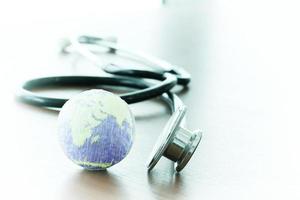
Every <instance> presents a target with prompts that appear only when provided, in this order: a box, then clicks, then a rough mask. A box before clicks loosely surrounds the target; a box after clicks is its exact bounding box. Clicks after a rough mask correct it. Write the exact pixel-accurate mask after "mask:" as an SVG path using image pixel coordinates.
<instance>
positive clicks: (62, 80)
mask: <svg viewBox="0 0 300 200" xmlns="http://www.w3.org/2000/svg"><path fill="white" fill-rule="evenodd" d="M150 73H151V72H150ZM153 73H154V72H153ZM148 75H149V73H148ZM153 77H154V78H155V79H158V78H161V79H164V80H162V81H161V82H159V83H158V84H147V83H146V82H145V81H143V80H142V79H137V78H132V77H130V78H129V77H122V76H111V77H100V76H53V77H43V78H37V79H32V80H28V81H26V82H24V84H23V85H22V87H21V89H20V91H19V92H18V94H17V98H18V99H19V100H21V101H22V102H25V103H28V104H31V105H35V106H40V107H52V108H60V107H62V106H63V105H64V104H65V102H66V101H67V100H68V99H65V98H56V97H47V96H43V95H40V94H38V93H36V92H32V90H35V89H43V88H49V87H68V86H73V87H92V88H100V87H101V86H104V85H108V86H122V87H130V88H136V89H138V90H136V91H133V92H128V93H124V94H121V95H120V97H121V98H122V99H123V100H124V101H126V102H127V103H129V104H132V103H137V102H140V101H144V100H147V99H150V98H154V97H157V96H160V95H162V94H163V93H165V92H168V91H170V90H171V88H173V87H174V86H175V85H176V81H177V79H176V77H175V76H174V75H172V74H168V73H165V74H164V75H162V76H161V77H158V75H157V73H155V75H153Z"/></svg>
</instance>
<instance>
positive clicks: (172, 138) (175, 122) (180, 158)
mask: <svg viewBox="0 0 300 200" xmlns="http://www.w3.org/2000/svg"><path fill="white" fill-rule="evenodd" d="M185 113H186V107H185V106H180V107H178V108H177V110H176V111H175V112H174V113H173V115H172V117H171V118H170V119H169V121H168V123H167V124H166V125H165V128H164V131H163V133H162V135H161V136H160V138H159V139H158V140H157V143H156V144H155V146H154V148H153V151H152V153H151V155H150V158H149V161H148V163H147V166H148V170H149V171H150V170H152V169H153V167H154V166H155V165H156V164H157V162H158V161H159V160H160V158H161V157H162V156H164V157H166V158H168V159H169V160H171V161H173V162H175V166H176V167H175V169H176V171H177V172H179V171H181V170H182V169H183V168H184V167H185V166H186V164H187V163H188V162H189V160H190V159H191V157H192V155H193V154H194V152H195V150H196V149H197V147H198V144H199V143H200V140H201V138H202V132H201V131H199V130H196V131H189V130H187V129H185V128H183V127H181V122H182V120H183V119H184V116H185Z"/></svg>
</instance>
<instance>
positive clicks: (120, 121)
mask: <svg viewBox="0 0 300 200" xmlns="http://www.w3.org/2000/svg"><path fill="white" fill-rule="evenodd" d="M134 125H135V121H134V116H133V115H132V113H131V111H130V109H129V107H128V104H127V103H126V102H125V101H123V100H122V99H121V98H120V97H118V96H117V95H114V94H112V93H110V92H107V91H104V90H100V89H93V90H88V91H85V92H82V93H80V94H78V95H76V96H75V97H73V98H71V99H70V100H69V101H67V102H66V103H65V104H64V106H63V107H62V109H61V111H60V113H59V117H58V132H59V140H60V144H61V146H62V148H63V150H64V152H65V154H66V155H67V157H68V158H69V159H71V160H72V161H73V162H75V163H76V164H78V165H80V166H82V167H84V168H86V169H89V170H103V169H106V168H108V167H111V166H113V165H114V164H116V163H118V162H120V161H121V160H122V159H123V158H124V157H125V156H126V155H127V154H128V152H129V150H130V149H131V147H132V143H133V138H134Z"/></svg>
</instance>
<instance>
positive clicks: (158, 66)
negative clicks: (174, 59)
mask: <svg viewBox="0 0 300 200" xmlns="http://www.w3.org/2000/svg"><path fill="white" fill-rule="evenodd" d="M85 44H88V45H96V46H99V47H104V48H107V49H108V52H109V53H113V54H117V53H118V52H120V53H125V54H128V55H130V56H131V57H132V58H134V59H136V60H139V61H141V62H144V63H146V64H148V65H150V66H152V67H153V68H154V69H153V71H154V72H157V73H161V74H164V73H166V72H167V73H171V74H173V75H175V76H176V77H177V84H178V85H183V86H186V85H188V84H189V82H190V81H191V76H190V74H189V73H188V72H187V71H186V70H185V69H183V68H181V67H178V66H175V65H173V64H170V63H169V62H167V61H164V60H162V59H159V58H157V57H154V56H152V55H149V54H146V53H143V52H136V51H133V50H130V49H128V48H123V47H122V46H120V45H118V44H117V39H116V37H103V38H101V37H95V36H87V35H81V36H78V37H73V38H71V40H70V41H69V42H68V43H66V45H64V46H63V47H62V51H63V52H65V53H67V52H70V50H68V49H70V47H73V49H72V50H71V51H75V52H78V53H80V54H81V55H82V56H84V57H86V58H87V59H89V60H90V61H92V62H94V63H95V64H98V62H97V58H96V56H95V55H94V54H93V53H91V52H90V51H89V50H88V47H87V46H84V45H85Z"/></svg>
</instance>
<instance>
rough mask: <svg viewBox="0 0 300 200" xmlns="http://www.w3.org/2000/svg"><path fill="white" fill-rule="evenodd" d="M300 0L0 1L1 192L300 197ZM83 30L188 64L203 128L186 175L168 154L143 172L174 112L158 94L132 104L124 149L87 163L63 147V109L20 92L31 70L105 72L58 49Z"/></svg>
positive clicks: (186, 97) (187, 98)
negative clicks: (120, 157) (94, 169)
mask: <svg viewBox="0 0 300 200" xmlns="http://www.w3.org/2000/svg"><path fill="white" fill-rule="evenodd" d="M299 4H300V3H299V2H298V1H294V0H287V1H283V0H277V1H276V0H275V1H274V0H273V1H271V0H252V1H246V0H228V1H221V0H198V1H197V0H185V1H183V0H165V1H156V0H152V1H147V0H127V1H116V0H110V1H104V0H97V1H96V0H85V1H70V0H60V1H58V0H52V1H37V0H27V1H18V0H10V1H1V2H0V69H1V72H0V74H1V75H2V76H1V78H0V89H1V98H0V105H1V107H2V108H1V112H2V115H0V119H1V136H2V139H1V140H0V150H1V151H0V152H1V154H0V155H1V158H2V159H1V161H0V179H1V181H0V185H1V186H3V187H2V188H3V190H2V191H1V194H0V198H5V199H20V198H24V199H41V198H42V199H70V198H72V199H102V198H106V199H137V198H143V199H170V198H172V199H220V198H223V199H239V200H240V199H267V198H272V199H283V198H285V199H299V198H300V190H299V188H300V170H299V169H300V160H299V153H300V145H299V141H300V128H299V113H300V106H299V102H300V95H299V85H300V79H299V72H300V70H299V66H300V59H299V53H300V37H299V35H300V26H299V19H300V13H299V9H300V5H299ZM81 33H88V34H96V35H113V36H116V37H118V41H119V43H120V44H122V45H124V46H127V47H129V48H133V49H137V50H142V51H145V52H148V53H150V54H153V55H156V56H158V57H161V58H163V59H166V60H167V61H170V62H171V63H174V64H176V65H179V66H183V67H184V68H185V69H187V70H188V71H189V72H190V73H191V74H192V78H193V79H192V83H191V86H190V89H189V91H188V92H187V93H183V94H181V95H180V97H181V98H182V100H183V101H184V102H185V103H186V105H187V106H188V109H189V110H188V124H189V127H190V128H192V129H193V128H194V129H195V128H201V129H202V130H203V131H204V133H205V134H204V138H203V141H202V142H201V144H200V146H199V151H198V152H197V154H196V155H195V156H194V158H193V159H194V160H192V161H191V163H190V164H189V166H188V167H187V169H186V170H185V171H184V172H183V173H182V174H181V175H180V176H176V175H174V174H173V173H170V167H166V166H164V164H165V165H167V166H168V163H166V162H162V166H160V167H158V170H155V171H154V173H153V174H152V175H151V176H149V175H147V173H146V171H145V166H144V163H145V161H146V159H147V156H145V155H148V153H150V151H151V149H152V146H153V144H154V142H155V140H156V138H157V136H158V135H159V132H160V130H161V128H162V127H163V125H164V124H165V122H166V121H167V119H168V118H169V114H168V112H167V109H166V108H162V106H161V105H160V104H158V103H157V102H155V101H154V102H153V101H150V102H145V103H142V104H137V105H133V106H132V109H133V111H134V113H135V116H136V119H137V130H138V132H139V133H140V134H137V138H136V141H137V142H136V143H135V146H134V148H133V150H132V152H131V153H130V155H129V156H128V158H126V159H125V160H124V162H121V163H120V165H118V166H116V167H113V168H111V169H110V170H109V171H108V173H106V174H91V173H86V172H84V171H82V170H81V169H80V168H78V167H76V166H75V165H73V164H72V163H71V162H70V161H68V160H67V159H66V158H65V156H64V155H63V154H62V152H61V150H60V147H59V146H58V144H57V138H56V132H55V131H56V118H57V113H56V112H52V111H46V110H41V109H37V108H33V107H30V106H27V105H22V104H20V103H17V102H16V101H15V100H14V94H15V91H17V88H18V86H19V85H20V83H21V82H22V81H23V80H26V79H28V78H32V77H36V76H48V75H61V74H69V75H70V74H95V73H100V72H99V70H98V69H97V68H95V66H93V64H92V63H90V62H88V61H86V60H84V59H82V57H80V56H78V55H72V56H71V55H70V56H67V55H62V54H61V53H60V48H59V47H60V44H61V43H62V41H63V39H64V38H65V37H69V36H72V35H74V34H75V35H76V34H81ZM73 92H74V91H73ZM145 113H148V114H145ZM153 124H155V127H154V126H153ZM150 133H151V134H153V137H148V135H149V134H150Z"/></svg>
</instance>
